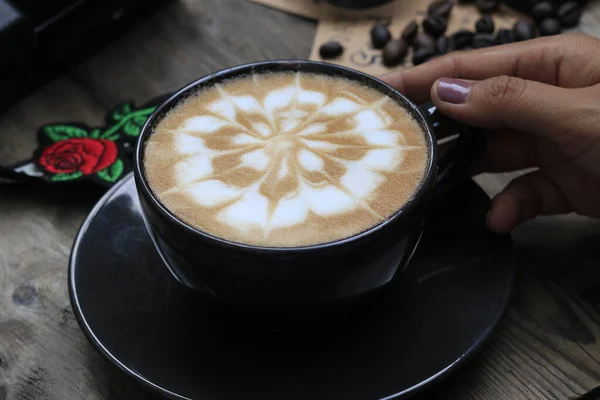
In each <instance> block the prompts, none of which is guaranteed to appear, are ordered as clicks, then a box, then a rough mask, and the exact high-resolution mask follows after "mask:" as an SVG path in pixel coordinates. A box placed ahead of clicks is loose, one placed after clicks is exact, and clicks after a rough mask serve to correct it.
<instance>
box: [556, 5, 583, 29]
mask: <svg viewBox="0 0 600 400" xmlns="http://www.w3.org/2000/svg"><path fill="white" fill-rule="evenodd" d="M581 14H582V8H581V7H580V6H579V5H578V4H577V2H575V1H569V2H568V3H565V4H563V5H561V6H560V7H558V10H557V11H556V15H557V17H558V19H559V21H560V23H561V24H562V26H563V28H572V27H574V26H576V25H577V24H579V20H580V19H581Z"/></svg>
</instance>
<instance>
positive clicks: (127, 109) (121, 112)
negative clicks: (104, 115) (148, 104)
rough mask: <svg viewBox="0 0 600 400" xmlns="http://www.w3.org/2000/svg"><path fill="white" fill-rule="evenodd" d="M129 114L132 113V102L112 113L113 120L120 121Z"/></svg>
mask: <svg viewBox="0 0 600 400" xmlns="http://www.w3.org/2000/svg"><path fill="white" fill-rule="evenodd" d="M129 114H131V104H129V103H127V104H123V105H122V106H121V107H119V108H118V109H116V110H115V111H114V112H113V113H112V116H111V119H112V120H113V121H120V120H122V119H123V118H126V117H127V116H128V115H129Z"/></svg>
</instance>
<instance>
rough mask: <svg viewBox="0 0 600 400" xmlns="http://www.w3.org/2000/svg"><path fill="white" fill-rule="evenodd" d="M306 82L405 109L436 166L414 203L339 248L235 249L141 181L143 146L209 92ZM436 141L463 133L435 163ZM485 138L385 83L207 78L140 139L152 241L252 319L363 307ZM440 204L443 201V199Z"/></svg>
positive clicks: (274, 64)
mask: <svg viewBox="0 0 600 400" xmlns="http://www.w3.org/2000/svg"><path fill="white" fill-rule="evenodd" d="M283 71H293V72H305V73H316V74H324V75H329V76H334V77H343V78H347V79H350V80H353V81H357V82H360V83H362V84H364V85H366V86H368V87H370V88H373V89H375V90H378V91H380V92H381V93H382V94H384V95H386V96H388V97H390V98H391V99H393V100H394V101H396V102H398V103H399V104H400V105H401V106H402V107H404V108H405V109H406V110H407V111H408V112H409V113H410V114H411V115H412V116H413V117H414V118H415V120H416V121H417V122H418V123H419V124H420V126H421V128H422V129H423V132H424V133H425V136H426V146H427V147H428V152H429V155H430V156H429V160H428V161H427V165H426V171H425V175H424V178H423V180H422V183H421V185H420V186H419V188H418V189H417V191H416V193H415V194H414V196H413V197H412V198H411V199H410V200H409V201H408V202H407V203H406V204H405V205H404V206H403V207H402V208H400V209H399V210H397V211H396V212H395V213H394V214H393V215H392V216H391V217H389V218H388V219H387V220H385V221H383V222H382V223H380V224H379V225H377V226H374V227H372V228H370V229H368V230H366V231H364V232H362V233H359V234H357V235H354V236H352V237H348V238H345V239H341V240H338V241H335V242H332V243H325V244H319V245H312V246H305V247H294V248H278V247H261V246H253V245H247V244H239V243H234V242H231V241H228V240H225V239H222V238H218V237H215V236H213V235H211V234H208V233H205V232H202V231H200V230H198V229H196V228H194V227H192V226H190V225H188V224H186V223H185V222H183V221H182V220H180V219H179V218H178V217H176V216H175V214H173V213H172V212H171V211H169V210H168V209H167V208H166V207H165V206H164V205H163V204H162V203H161V202H160V201H159V199H158V198H157V196H156V195H155V194H154V193H153V192H152V189H151V188H150V186H149V184H148V181H147V179H146V177H145V173H144V168H143V166H144V145H145V143H146V141H147V140H148V138H149V137H150V135H152V132H153V130H154V128H155V126H156V124H157V123H158V122H159V121H160V120H161V118H163V116H164V115H165V113H167V112H169V111H170V110H171V109H173V107H175V106H176V105H177V104H178V103H179V102H180V101H181V100H182V99H183V98H185V97H187V96H190V95H193V94H194V93H196V92H197V91H199V90H202V89H203V88H205V87H207V86H212V85H214V84H217V83H220V82H223V81H225V80H229V79H231V78H235V77H239V76H245V75H248V74H253V73H259V74H260V73H268V72H283ZM434 133H443V134H444V135H448V134H452V133H459V134H460V135H459V137H458V139H457V140H456V141H455V145H454V146H453V147H452V150H451V151H449V152H448V153H447V154H446V155H444V156H443V157H442V158H440V159H438V147H437V143H436V137H435V134H434ZM482 145H483V135H479V134H477V133H474V132H472V129H471V128H469V127H466V126H464V125H459V124H456V123H454V122H452V121H450V120H448V119H447V118H444V117H443V116H442V115H441V114H439V113H438V112H437V111H436V109H435V107H434V106H433V105H431V104H428V105H424V106H421V107H417V106H416V105H415V104H413V103H412V102H411V101H410V100H408V99H407V98H406V97H404V96H403V95H402V94H400V93H399V92H398V91H397V90H395V89H393V88H392V87H390V86H388V85H387V84H386V83H384V82H382V81H380V80H378V79H376V78H374V77H372V76H369V75H367V74H364V73H362V72H358V71H355V70H352V69H349V68H345V67H341V66H337V65H333V64H327V63H322V62H313V61H296V60H291V61H266V62H258V63H253V64H247V65H241V66H237V67H233V68H229V69H225V70H223V71H220V72H217V73H214V74H212V75H208V76H205V77H203V78H201V79H199V80H197V81H195V82H193V83H191V84H189V85H187V86H186V87H184V88H183V89H181V90H179V91H178V92H177V93H176V94H174V95H173V96H171V98H169V99H168V100H167V101H166V102H165V103H163V104H162V105H161V106H160V107H159V108H158V109H157V110H156V112H155V113H154V114H153V115H152V116H151V118H150V119H149V120H148V122H147V123H146V125H145V126H144V128H143V131H142V133H141V135H140V138H139V142H138V147H137V151H136V160H135V182H136V186H137V190H138V193H139V196H140V200H141V205H142V209H143V214H144V217H145V219H146V222H147V227H148V231H149V232H150V235H151V237H152V238H153V240H154V243H155V245H156V248H157V249H158V251H159V253H160V254H161V256H162V257H163V260H164V262H165V264H166V265H167V267H168V268H169V269H170V271H171V272H172V274H173V275H174V276H175V277H176V278H177V279H178V280H179V281H180V282H181V283H183V284H184V285H186V286H188V287H190V288H192V289H195V290H198V291H203V292H207V293H211V294H214V295H215V296H217V297H218V298H219V299H222V300H224V301H226V302H228V303H233V304H237V305H242V306H244V307H247V308H251V309H262V308H264V309H283V310H287V309H290V308H293V307H309V306H316V307H321V306H323V307H326V306H329V305H336V304H344V303H347V302H355V301H360V300H361V299H362V298H366V297H369V296H370V295H372V294H374V293H377V292H379V291H380V290H381V289H382V288H385V287H386V286H387V285H388V284H389V283H390V282H391V281H392V280H394V278H395V277H396V276H397V275H398V274H399V272H400V271H402V270H403V269H404V268H405V267H406V265H407V264H408V262H409V260H410V258H411V256H412V254H413V253H414V251H415V249H416V248H417V244H418V242H419V239H420V236H421V233H422V229H423V225H424V222H425V220H426V216H427V213H428V210H429V209H430V203H431V199H432V197H433V196H434V194H443V193H450V192H451V190H450V189H452V188H453V187H456V185H457V184H458V183H460V182H462V181H463V180H464V179H466V178H468V176H469V171H470V170H471V169H472V167H473V165H474V164H475V162H476V161H477V159H478V157H479V155H480V154H481V150H482ZM442 197H443V196H442Z"/></svg>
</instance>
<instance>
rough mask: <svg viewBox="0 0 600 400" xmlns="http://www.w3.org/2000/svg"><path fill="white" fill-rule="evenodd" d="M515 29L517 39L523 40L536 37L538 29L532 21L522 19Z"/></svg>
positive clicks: (518, 40)
mask: <svg viewBox="0 0 600 400" xmlns="http://www.w3.org/2000/svg"><path fill="white" fill-rule="evenodd" d="M513 31H514V32H515V40H516V41H517V42H521V41H523V40H529V39H533V38H534V37H535V31H536V29H535V25H533V24H532V23H530V22H528V21H525V20H520V21H517V22H516V23H515V26H514V28H513Z"/></svg>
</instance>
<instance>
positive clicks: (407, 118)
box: [144, 72, 429, 247]
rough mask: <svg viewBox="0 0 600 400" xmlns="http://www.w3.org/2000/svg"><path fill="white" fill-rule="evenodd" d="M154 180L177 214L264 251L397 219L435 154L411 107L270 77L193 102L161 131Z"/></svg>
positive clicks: (341, 86)
mask: <svg viewBox="0 0 600 400" xmlns="http://www.w3.org/2000/svg"><path fill="white" fill-rule="evenodd" d="M144 151H145V153H144V168H145V175H146V178H147V179H148V182H149V184H150V187H151V188H152V190H153V192H154V193H155V194H156V196H157V197H158V198H159V200H160V201H161V202H162V203H163V204H164V205H165V206H166V207H167V208H168V209H169V210H171V212H172V213H173V214H175V215H176V216H177V217H178V218H180V219H181V220H183V221H184V222H186V223H187V224H189V225H191V226H194V227H196V228H197V229H199V230H201V231H204V232H207V233H209V234H211V235H214V236H217V237H220V238H223V239H226V240H229V241H233V242H238V243H245V244H250V245H260V246H267V247H298V246H307V245H315V244H320V243H328V242H332V241H336V240H340V239H343V238H347V237H350V236H353V235H355V234H358V233H360V232H362V231H365V230H367V229H369V228H371V227H373V226H375V225H377V224H379V223H381V222H383V221H384V220H386V219H387V218H389V217H390V216H391V215H392V214H394V213H395V212H396V211H397V210H398V209H400V208H402V206H403V205H404V204H405V203H406V202H407V201H408V200H409V199H410V197H411V196H412V195H413V194H414V192H415V191H416V190H417V188H418V187H419V185H420V183H421V180H422V179H423V175H424V171H425V168H426V165H427V161H428V157H429V153H428V148H427V145H426V139H425V135H424V133H423V130H422V129H421V127H420V126H419V124H418V123H417V122H416V121H415V120H414V119H413V118H412V117H411V115H410V114H409V112H408V111H407V110H405V109H404V108H403V107H402V106H400V105H399V104H397V103H396V102H394V101H393V100H392V99H390V98H389V97H387V96H385V95H383V94H382V93H380V92H379V91H377V90H375V89H372V88H369V87H366V86H364V85H361V84H359V83H356V82H354V81H351V80H347V79H344V78H335V77H329V76H324V75H317V74H310V73H292V72H290V73H269V74H256V75H251V76H246V77H241V78H236V79H233V80H230V81H227V82H225V83H222V84H219V85H215V86H213V87H209V88H206V89H203V90H202V91H200V92H198V93H197V94H195V95H193V96H191V97H189V98H187V99H184V100H183V101H182V102H181V103H180V104H179V105H178V106H176V107H175V108H174V109H173V110H172V111H170V112H169V113H168V114H167V115H166V116H165V117H164V118H163V119H162V120H161V121H160V122H159V123H158V125H157V126H156V128H155V131H154V132H153V133H152V134H151V136H150V138H149V139H148V141H147V144H146V147H145V150H144Z"/></svg>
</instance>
